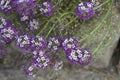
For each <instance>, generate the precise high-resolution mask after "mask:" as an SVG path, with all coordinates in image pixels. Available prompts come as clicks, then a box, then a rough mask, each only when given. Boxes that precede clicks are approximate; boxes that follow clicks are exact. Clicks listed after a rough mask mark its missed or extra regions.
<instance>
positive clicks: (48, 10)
mask: <svg viewBox="0 0 120 80" xmlns="http://www.w3.org/2000/svg"><path fill="white" fill-rule="evenodd" d="M39 10H40V12H41V14H42V15H44V16H48V17H49V16H52V14H53V12H54V7H53V4H51V3H50V2H43V3H42V4H40V5H39Z"/></svg>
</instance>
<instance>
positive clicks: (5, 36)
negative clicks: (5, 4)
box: [0, 18, 18, 42]
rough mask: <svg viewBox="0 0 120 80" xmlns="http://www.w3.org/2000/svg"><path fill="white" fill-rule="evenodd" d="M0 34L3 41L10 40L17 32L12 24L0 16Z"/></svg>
mask: <svg viewBox="0 0 120 80" xmlns="http://www.w3.org/2000/svg"><path fill="white" fill-rule="evenodd" d="M0 22H1V24H0V36H1V39H2V40H4V41H5V42H11V41H13V40H14V39H15V37H16V36H17V34H18V31H17V30H16V29H15V28H14V26H13V24H12V23H11V22H10V21H9V20H7V19H5V18H0Z"/></svg>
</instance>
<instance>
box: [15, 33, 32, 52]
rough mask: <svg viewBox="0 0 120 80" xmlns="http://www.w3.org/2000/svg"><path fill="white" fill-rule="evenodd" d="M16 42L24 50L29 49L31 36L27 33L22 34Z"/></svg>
mask: <svg viewBox="0 0 120 80" xmlns="http://www.w3.org/2000/svg"><path fill="white" fill-rule="evenodd" d="M16 44H17V45H18V47H19V48H21V49H23V50H28V49H29V48H30V44H31V37H30V36H29V35H27V34H26V35H20V36H19V37H18V38H17V40H16Z"/></svg>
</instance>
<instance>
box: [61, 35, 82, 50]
mask: <svg viewBox="0 0 120 80" xmlns="http://www.w3.org/2000/svg"><path fill="white" fill-rule="evenodd" d="M79 45H80V43H79V41H78V40H77V39H76V38H73V37H69V38H66V39H65V40H64V41H63V42H62V47H63V49H64V50H65V51H69V50H71V49H73V48H75V47H77V46H79Z"/></svg>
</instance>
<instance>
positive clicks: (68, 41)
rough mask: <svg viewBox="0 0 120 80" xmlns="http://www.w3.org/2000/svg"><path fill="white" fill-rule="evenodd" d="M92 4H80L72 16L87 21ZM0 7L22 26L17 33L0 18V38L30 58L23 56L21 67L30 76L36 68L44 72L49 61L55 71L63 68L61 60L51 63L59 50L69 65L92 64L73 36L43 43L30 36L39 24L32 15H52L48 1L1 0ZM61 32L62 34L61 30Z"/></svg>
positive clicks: (90, 16)
mask: <svg viewBox="0 0 120 80" xmlns="http://www.w3.org/2000/svg"><path fill="white" fill-rule="evenodd" d="M100 1H101V0H100ZM96 5H98V3H96V2H94V1H90V2H81V3H79V4H78V6H77V7H76V15H77V16H78V17H79V18H80V19H82V20H88V19H90V18H92V16H93V15H94V14H95V10H94V6H96ZM0 8H1V9H2V10H3V11H4V12H16V13H17V14H18V15H19V20H20V22H21V23H23V25H25V26H26V27H25V28H23V29H24V30H21V31H20V30H19V31H18V29H16V28H15V25H14V24H12V23H11V22H10V21H9V20H8V19H6V18H2V17H0V39H1V40H3V41H4V42H6V43H10V42H13V41H14V42H15V43H16V45H17V46H18V47H19V48H20V49H22V50H23V51H24V52H26V54H27V55H30V56H28V57H27V58H29V59H28V60H29V61H28V62H27V63H26V64H25V65H24V67H23V69H24V71H25V72H26V74H27V75H29V76H30V77H34V76H35V75H36V72H37V71H38V69H45V68H47V67H48V66H49V64H50V65H51V63H52V62H53V64H52V68H53V69H54V70H56V71H58V70H60V69H61V68H62V67H63V61H62V60H61V58H60V57H55V61H52V60H53V56H56V54H57V53H59V51H62V52H65V56H66V58H67V60H68V61H69V62H71V63H77V64H80V65H81V66H86V65H88V64H89V63H90V62H91V61H92V53H91V52H89V51H88V50H86V49H82V48H81V45H80V42H79V40H78V39H76V38H75V37H65V36H64V37H63V36H60V37H49V38H48V40H47V39H46V38H44V36H39V35H37V36H36V34H34V32H35V30H39V28H41V25H42V24H41V23H42V22H41V21H40V20H39V19H38V18H36V16H39V14H41V16H44V17H50V16H52V15H53V13H54V11H55V9H54V5H53V4H52V3H51V2H48V1H46V2H43V3H38V2H37V0H1V1H0ZM48 23H49V22H48ZM48 23H47V24H48ZM43 24H44V23H43ZM51 24H52V23H51ZM43 29H44V28H43ZM40 30H41V29H40ZM62 30H63V31H64V29H61V31H62ZM36 32H37V31H36ZM56 34H57V33H56ZM58 34H59V33H58ZM1 40H0V42H1ZM3 53H4V50H3V47H2V46H0V55H2V54H3ZM52 55H53V56H52ZM62 55H64V54H62ZM27 58H26V59H27Z"/></svg>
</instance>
